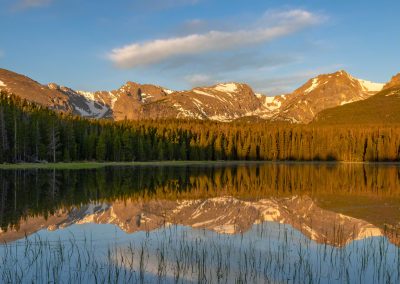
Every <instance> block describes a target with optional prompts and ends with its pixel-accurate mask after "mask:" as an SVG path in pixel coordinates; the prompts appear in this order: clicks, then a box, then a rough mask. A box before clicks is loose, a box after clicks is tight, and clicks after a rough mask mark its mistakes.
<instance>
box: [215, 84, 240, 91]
mask: <svg viewBox="0 0 400 284" xmlns="http://www.w3.org/2000/svg"><path fill="white" fill-rule="evenodd" d="M214 89H215V90H217V91H220V92H224V93H234V92H236V90H237V85H236V84H235V83H226V84H218V85H216V86H215V87H214Z"/></svg>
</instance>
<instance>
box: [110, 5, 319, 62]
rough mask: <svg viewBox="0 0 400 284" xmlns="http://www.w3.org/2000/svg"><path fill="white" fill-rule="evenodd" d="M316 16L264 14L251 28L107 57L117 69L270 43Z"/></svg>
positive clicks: (137, 46) (129, 48) (160, 42)
mask: <svg viewBox="0 0 400 284" xmlns="http://www.w3.org/2000/svg"><path fill="white" fill-rule="evenodd" d="M320 19H321V18H320V16H318V15H316V14H313V13H311V12H309V11H306V10H299V9H297V10H288V11H275V12H267V13H266V14H265V15H263V17H262V18H261V19H258V20H257V21H255V23H254V24H253V26H252V27H251V28H247V29H239V30H235V31H209V32H206V33H203V34H191V35H187V36H182V37H174V38H168V39H155V40H151V41H146V42H142V43H132V44H129V45H126V46H123V47H118V48H114V49H113V50H111V52H109V53H108V55H107V57H108V58H109V59H110V60H111V61H112V62H113V63H114V64H115V65H116V66H118V67H120V68H136V67H138V66H147V65H153V64H158V63H160V62H163V61H165V60H167V59H170V58H174V57H179V56H187V55H196V54H203V53H207V52H214V51H224V50H232V49H237V48H240V47H246V46H253V45H257V44H261V43H266V42H270V41H272V40H274V39H277V38H280V37H284V36H287V35H290V34H293V33H295V32H297V31H300V30H303V29H304V28H307V27H309V26H312V25H315V24H317V23H319V22H320Z"/></svg>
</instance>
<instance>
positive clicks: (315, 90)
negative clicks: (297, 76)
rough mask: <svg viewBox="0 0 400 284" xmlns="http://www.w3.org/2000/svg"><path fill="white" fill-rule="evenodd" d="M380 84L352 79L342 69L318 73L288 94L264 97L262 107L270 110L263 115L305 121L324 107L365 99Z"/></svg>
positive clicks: (276, 118)
mask: <svg viewBox="0 0 400 284" xmlns="http://www.w3.org/2000/svg"><path fill="white" fill-rule="evenodd" d="M383 86H384V84H380V83H373V82H369V81H365V80H361V79H357V78H354V77H353V76H351V75H350V74H348V73H347V72H345V71H338V72H335V73H331V74H323V75H319V76H318V77H315V78H312V79H310V80H308V81H307V82H306V83H305V84H304V85H303V86H301V87H300V88H298V89H296V90H295V91H294V92H293V93H291V94H286V95H280V96H276V97H274V98H265V99H264V106H265V107H266V108H268V109H269V110H270V111H269V112H266V113H265V114H264V116H266V117H268V118H270V119H272V120H285V121H290V122H293V123H308V122H310V121H312V120H313V118H314V117H315V116H316V114H318V113H319V112H321V111H322V110H324V109H328V108H332V107H336V106H340V105H345V104H348V103H352V102H356V101H360V100H364V99H367V98H369V97H371V96H372V95H374V94H376V93H377V92H379V91H380V90H382V88H383Z"/></svg>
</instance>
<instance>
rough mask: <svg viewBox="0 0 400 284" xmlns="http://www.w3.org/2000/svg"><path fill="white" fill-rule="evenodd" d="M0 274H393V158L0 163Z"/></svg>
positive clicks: (303, 279) (335, 278)
mask: <svg viewBox="0 0 400 284" xmlns="http://www.w3.org/2000/svg"><path fill="white" fill-rule="evenodd" d="M0 222H1V231H0V240H1V242H2V244H1V245H0V282H1V283H31V282H35V283H109V282H111V283H141V282H142V283H176V282H178V283H198V282H201V283H234V282H239V283H346V282H347V283H399V282H400V246H399V245H400V167H399V166H398V165H390V164H384V165H373V164H371V165H365V164H329V163H328V164H313V163H293V164H290V163H289V164H284V163H282V164H277V163H275V164H274V163H249V164H244V163H241V164H226V165H224V164H219V165H215V164H214V165H208V166H207V165H196V166H158V167H151V166H142V167H107V168H102V169H93V170H2V171H0Z"/></svg>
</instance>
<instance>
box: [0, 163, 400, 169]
mask: <svg viewBox="0 0 400 284" xmlns="http://www.w3.org/2000/svg"><path fill="white" fill-rule="evenodd" d="M251 164H367V165H368V164H371V165H375V164H379V165H400V163H399V162H346V161H148V162H68V163H66V162H60V163H17V164H7V163H5V164H0V170H18V169H21V170H22V169H71V170H73V169H76V170H79V169H98V168H104V167H121V166H196V165H210V166H215V165H251Z"/></svg>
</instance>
